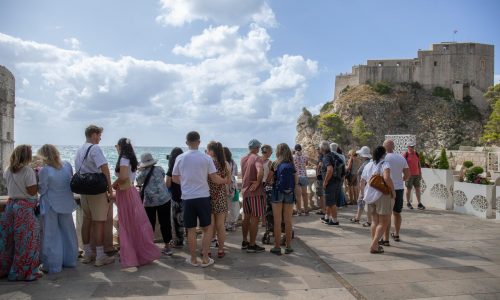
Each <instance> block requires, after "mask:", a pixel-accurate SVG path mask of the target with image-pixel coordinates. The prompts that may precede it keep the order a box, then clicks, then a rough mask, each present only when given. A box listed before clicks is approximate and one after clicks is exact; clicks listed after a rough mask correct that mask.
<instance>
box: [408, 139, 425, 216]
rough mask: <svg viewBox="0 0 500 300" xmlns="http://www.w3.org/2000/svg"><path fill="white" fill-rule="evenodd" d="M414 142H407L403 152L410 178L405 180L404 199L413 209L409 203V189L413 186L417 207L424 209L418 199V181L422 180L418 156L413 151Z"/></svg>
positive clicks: (411, 207)
mask: <svg viewBox="0 0 500 300" xmlns="http://www.w3.org/2000/svg"><path fill="white" fill-rule="evenodd" d="M415 146H416V145H415V142H409V143H408V144H407V147H408V151H407V152H405V153H404V154H403V156H404V158H406V161H407V162H408V167H409V168H410V178H408V180H407V181H406V201H407V204H406V205H407V206H408V208H409V209H413V205H412V204H411V190H412V188H413V187H415V195H416V196H417V201H418V209H425V206H424V205H423V204H422V202H421V199H420V182H421V181H422V167H421V166H420V157H419V155H418V153H417V151H415Z"/></svg>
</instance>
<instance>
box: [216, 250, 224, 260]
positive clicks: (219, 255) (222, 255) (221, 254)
mask: <svg viewBox="0 0 500 300" xmlns="http://www.w3.org/2000/svg"><path fill="white" fill-rule="evenodd" d="M224 256H226V253H225V252H224V249H223V250H219V251H217V257H218V258H223V257H224Z"/></svg>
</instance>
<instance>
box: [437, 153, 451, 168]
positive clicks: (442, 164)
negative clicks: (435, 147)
mask: <svg viewBox="0 0 500 300" xmlns="http://www.w3.org/2000/svg"><path fill="white" fill-rule="evenodd" d="M437 168H438V169H441V170H448V169H449V168H450V164H449V163H448V157H446V150H445V149H444V148H442V149H441V155H440V156H439V162H438V164H437Z"/></svg>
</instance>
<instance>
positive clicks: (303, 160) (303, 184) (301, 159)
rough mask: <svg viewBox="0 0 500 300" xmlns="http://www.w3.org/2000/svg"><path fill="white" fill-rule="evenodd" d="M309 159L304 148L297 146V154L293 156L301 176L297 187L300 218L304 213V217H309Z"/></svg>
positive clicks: (296, 168)
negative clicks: (307, 166)
mask: <svg viewBox="0 0 500 300" xmlns="http://www.w3.org/2000/svg"><path fill="white" fill-rule="evenodd" d="M307 162H308V158H307V156H306V155H304V154H303V153H302V146H301V145H299V144H297V145H295V153H294V154H293V164H294V165H295V170H297V174H298V176H299V184H298V185H297V186H296V187H295V190H296V191H295V195H296V196H297V197H296V198H297V202H296V206H297V214H298V215H299V216H300V215H302V213H303V214H304V215H306V216H307V215H309V203H308V202H307V200H308V199H307V186H308V185H309V180H308V179H307V170H306V165H307ZM302 204H304V211H302Z"/></svg>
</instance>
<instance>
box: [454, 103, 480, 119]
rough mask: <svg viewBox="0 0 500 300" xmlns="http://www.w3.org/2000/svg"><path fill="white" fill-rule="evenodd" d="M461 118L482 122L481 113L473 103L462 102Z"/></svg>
mask: <svg viewBox="0 0 500 300" xmlns="http://www.w3.org/2000/svg"><path fill="white" fill-rule="evenodd" d="M458 108H459V112H460V118H462V119H463V120H466V121H472V120H477V121H481V118H482V117H481V113H480V112H479V109H478V108H477V106H476V105H474V103H472V102H460V104H459V106H458Z"/></svg>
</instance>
